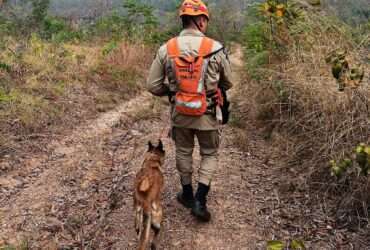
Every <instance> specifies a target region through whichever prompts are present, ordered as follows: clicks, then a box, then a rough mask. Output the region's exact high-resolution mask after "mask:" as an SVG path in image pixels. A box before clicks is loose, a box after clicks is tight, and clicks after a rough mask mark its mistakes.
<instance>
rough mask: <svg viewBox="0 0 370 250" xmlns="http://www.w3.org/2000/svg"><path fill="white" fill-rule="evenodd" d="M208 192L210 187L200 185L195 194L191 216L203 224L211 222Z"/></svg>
mask: <svg viewBox="0 0 370 250" xmlns="http://www.w3.org/2000/svg"><path fill="white" fill-rule="evenodd" d="M208 192H209V186H207V185H204V184H202V183H199V185H198V190H197V193H196V194H195V202H194V206H193V207H192V209H191V214H192V215H194V216H195V217H196V218H197V219H198V220H200V221H203V222H209V221H210V220H211V214H210V212H209V211H208V209H207V195H208Z"/></svg>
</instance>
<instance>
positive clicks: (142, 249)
mask: <svg viewBox="0 0 370 250" xmlns="http://www.w3.org/2000/svg"><path fill="white" fill-rule="evenodd" d="M151 224H152V215H151V214H148V215H146V214H145V215H144V224H143V227H144V228H143V231H142V233H141V237H140V243H139V250H146V249H147V246H148V243H149V237H150V228H151Z"/></svg>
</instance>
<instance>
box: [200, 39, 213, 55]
mask: <svg viewBox="0 0 370 250" xmlns="http://www.w3.org/2000/svg"><path fill="white" fill-rule="evenodd" d="M212 49H213V40H212V39H211V38H208V37H204V38H203V40H202V43H201V45H200V48H199V52H198V53H199V56H201V57H205V56H208V55H209V54H211V52H212Z"/></svg>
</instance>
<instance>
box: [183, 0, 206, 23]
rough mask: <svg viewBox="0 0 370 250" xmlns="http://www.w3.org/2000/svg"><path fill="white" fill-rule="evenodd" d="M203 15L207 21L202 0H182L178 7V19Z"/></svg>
mask: <svg viewBox="0 0 370 250" xmlns="http://www.w3.org/2000/svg"><path fill="white" fill-rule="evenodd" d="M200 15H205V16H206V17H207V19H209V12H208V8H207V5H205V4H204V3H203V1H202V0H184V2H183V3H182V5H181V7H180V17H182V16H200Z"/></svg>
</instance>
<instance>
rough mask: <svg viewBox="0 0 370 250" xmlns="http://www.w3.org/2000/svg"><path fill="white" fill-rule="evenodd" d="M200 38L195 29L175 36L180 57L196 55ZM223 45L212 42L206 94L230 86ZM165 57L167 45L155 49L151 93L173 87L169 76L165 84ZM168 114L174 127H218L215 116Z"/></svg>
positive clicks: (162, 94)
mask: <svg viewBox="0 0 370 250" xmlns="http://www.w3.org/2000/svg"><path fill="white" fill-rule="evenodd" d="M203 37H204V34H203V33H202V32H200V31H197V30H194V29H185V30H183V31H182V32H181V33H180V35H179V37H178V43H179V48H180V51H181V54H182V55H183V56H189V55H190V56H197V55H198V50H199V47H200V44H201V41H202V38H203ZM222 48H223V46H222V45H221V44H220V43H219V42H215V43H214V45H213V49H212V51H213V52H215V53H214V54H213V55H212V56H211V57H210V60H209V65H208V69H207V74H206V77H205V86H206V90H207V93H213V92H215V91H216V90H217V87H218V86H220V87H223V88H224V89H226V90H228V89H230V88H231V87H232V85H233V84H232V72H231V66H230V62H229V60H228V57H227V54H226V53H225V51H224V50H223V49H222ZM167 58H168V57H167V46H166V44H165V45H163V46H162V47H160V49H159V50H158V53H157V55H156V58H155V60H154V61H153V64H152V66H151V68H150V73H149V77H148V81H147V88H148V90H149V91H150V92H151V93H152V94H153V95H156V96H166V95H168V93H169V91H170V89H171V91H173V89H174V88H175V87H174V86H171V83H173V82H175V79H168V80H169V82H170V84H166V83H165V80H166V77H169V75H168V74H167V72H168V71H167V69H166V68H167V67H168V63H167V62H168V61H167ZM171 113H172V114H171V118H172V126H174V127H179V128H192V129H198V130H216V129H218V126H219V125H218V122H217V120H216V117H215V116H214V115H203V116H200V117H195V116H187V115H182V114H179V113H177V112H176V110H175V109H174V108H172V111H171Z"/></svg>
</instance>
